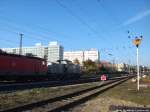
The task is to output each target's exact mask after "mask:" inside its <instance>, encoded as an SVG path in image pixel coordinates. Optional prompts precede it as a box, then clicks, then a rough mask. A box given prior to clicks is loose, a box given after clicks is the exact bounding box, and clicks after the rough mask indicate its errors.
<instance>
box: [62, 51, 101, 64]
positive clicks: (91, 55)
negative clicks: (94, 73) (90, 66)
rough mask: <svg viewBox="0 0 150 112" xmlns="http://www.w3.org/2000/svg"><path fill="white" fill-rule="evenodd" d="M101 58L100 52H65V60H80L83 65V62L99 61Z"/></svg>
mask: <svg viewBox="0 0 150 112" xmlns="http://www.w3.org/2000/svg"><path fill="white" fill-rule="evenodd" d="M99 57H100V56H99V51H98V50H88V51H67V52H64V60H70V61H72V62H74V61H75V60H78V61H79V63H80V64H81V65H82V63H83V61H86V60H88V59H89V60H92V61H98V60H99Z"/></svg>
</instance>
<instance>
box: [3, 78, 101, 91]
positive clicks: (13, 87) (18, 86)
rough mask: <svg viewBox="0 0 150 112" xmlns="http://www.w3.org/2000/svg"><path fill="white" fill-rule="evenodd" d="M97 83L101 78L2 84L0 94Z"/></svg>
mask: <svg viewBox="0 0 150 112" xmlns="http://www.w3.org/2000/svg"><path fill="white" fill-rule="evenodd" d="M96 81H100V78H87V79H80V80H67V81H42V82H26V83H5V84H3V83H2V84H0V92H14V91H17V90H29V89H33V88H42V87H56V86H65V85H74V84H83V83H89V82H96Z"/></svg>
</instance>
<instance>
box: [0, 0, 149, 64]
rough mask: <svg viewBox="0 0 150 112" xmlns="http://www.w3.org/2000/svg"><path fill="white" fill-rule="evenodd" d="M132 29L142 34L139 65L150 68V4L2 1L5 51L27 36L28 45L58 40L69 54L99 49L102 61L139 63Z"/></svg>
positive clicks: (128, 0)
mask: <svg viewBox="0 0 150 112" xmlns="http://www.w3.org/2000/svg"><path fill="white" fill-rule="evenodd" d="M128 30H129V31H130V35H131V36H132V39H134V37H135V36H140V35H143V37H144V39H143V42H142V45H141V46H140V63H141V64H143V65H150V58H149V57H150V52H149V50H148V49H149V48H150V44H149V43H150V0H0V48H3V47H18V46H19V33H23V34H24V38H23V46H33V45H34V44H35V43H39V42H41V43H42V44H44V45H47V44H48V43H49V41H58V42H59V43H60V44H62V45H63V46H64V48H65V51H68V50H86V49H90V48H96V49H99V51H100V54H101V57H100V59H101V60H109V61H112V60H113V59H115V60H116V62H126V63H129V60H130V63H132V64H135V61H136V57H135V56H136V48H135V46H134V45H133V44H132V39H129V38H128V33H127V31H128ZM109 53H111V54H112V56H109V55H108V54H109Z"/></svg>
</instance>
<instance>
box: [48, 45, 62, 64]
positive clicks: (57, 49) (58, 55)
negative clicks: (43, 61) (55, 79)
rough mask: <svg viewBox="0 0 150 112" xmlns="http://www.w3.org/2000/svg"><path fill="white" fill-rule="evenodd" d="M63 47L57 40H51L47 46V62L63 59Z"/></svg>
mask: <svg viewBox="0 0 150 112" xmlns="http://www.w3.org/2000/svg"><path fill="white" fill-rule="evenodd" d="M63 52H64V48H63V47H62V46H61V45H59V44H58V43H57V42H51V43H50V44H49V46H48V62H57V60H63Z"/></svg>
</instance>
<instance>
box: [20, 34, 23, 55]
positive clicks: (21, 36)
mask: <svg viewBox="0 0 150 112" xmlns="http://www.w3.org/2000/svg"><path fill="white" fill-rule="evenodd" d="M22 38H23V34H22V33H20V47H19V55H22Z"/></svg>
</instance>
